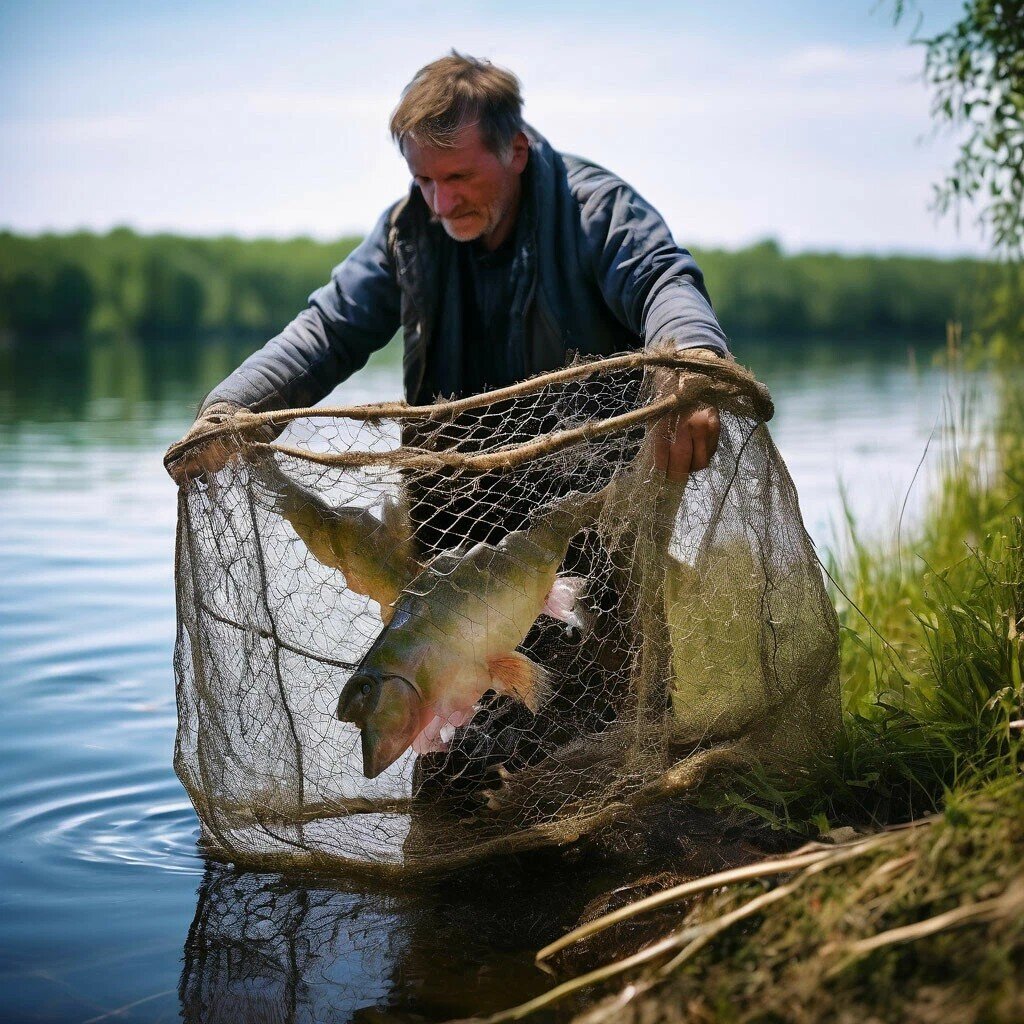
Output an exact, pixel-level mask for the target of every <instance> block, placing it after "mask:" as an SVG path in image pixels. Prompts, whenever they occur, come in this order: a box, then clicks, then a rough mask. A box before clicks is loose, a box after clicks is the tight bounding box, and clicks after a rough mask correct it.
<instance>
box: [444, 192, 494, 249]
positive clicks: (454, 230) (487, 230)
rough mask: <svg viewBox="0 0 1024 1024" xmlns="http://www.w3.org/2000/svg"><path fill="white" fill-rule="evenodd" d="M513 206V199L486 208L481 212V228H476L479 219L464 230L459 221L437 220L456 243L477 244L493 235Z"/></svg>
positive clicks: (475, 219)
mask: <svg viewBox="0 0 1024 1024" xmlns="http://www.w3.org/2000/svg"><path fill="white" fill-rule="evenodd" d="M511 206H512V200H511V199H499V200H495V201H494V202H493V203H491V205H490V206H487V207H484V209H483V210H481V211H479V212H480V213H482V214H483V224H482V225H481V226H480V227H477V226H476V225H477V224H478V223H479V218H474V221H473V223H472V224H467V225H466V226H465V227H463V228H460V227H459V224H460V221H458V220H455V221H451V220H445V219H443V218H440V217H439V218H436V219H438V220H440V221H441V227H443V228H444V230H445V234H446V235H448V237H449V238H451V239H453V240H454V241H456V242H475V241H476V240H477V239H479V238H484V237H485V236H487V235H489V234H491V232H492V231H494V230H495V229H496V228H497V226H498V225H499V224H500V223H501V222H502V220H503V218H504V217H505V214H507V213H508V211H509V209H511ZM473 212H477V211H473Z"/></svg>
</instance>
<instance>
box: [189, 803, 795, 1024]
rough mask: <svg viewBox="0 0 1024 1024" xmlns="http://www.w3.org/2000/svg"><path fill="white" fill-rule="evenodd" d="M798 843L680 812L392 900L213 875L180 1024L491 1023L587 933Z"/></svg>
mask: <svg viewBox="0 0 1024 1024" xmlns="http://www.w3.org/2000/svg"><path fill="white" fill-rule="evenodd" d="M795 842H796V840H794V839H793V837H791V836H782V835H780V834H779V833H775V832H771V831H770V830H769V829H767V828H764V827H760V826H751V825H750V824H749V823H745V824H742V825H741V824H739V823H738V822H732V823H730V822H729V821H727V820H724V819H723V818H722V817H721V816H720V815H718V814H716V813H713V812H711V811H706V810H701V809H699V808H696V807H687V806H680V805H676V806H671V807H670V806H664V807H662V808H660V809H657V810H655V809H651V811H650V813H649V814H645V816H644V818H643V820H641V819H640V818H631V819H629V820H628V821H623V822H620V823H618V824H617V825H616V826H615V827H614V829H611V830H609V831H608V832H607V834H602V835H598V836H595V837H592V838H591V840H589V841H586V842H583V843H577V844H573V845H571V846H569V847H567V848H564V849H562V850H555V849H549V850H538V851H533V852H532V853H530V854H527V855H524V856H521V857H517V858H506V859H500V860H494V861H490V862H487V863H485V864H482V865H481V866H480V867H478V868H476V869H472V870H468V871H463V872H460V873H459V874H457V875H449V876H443V877H436V878H431V879H429V880H421V881H410V882H409V883H408V884H407V885H405V886H404V887H402V888H392V889H389V890H384V889H377V890H376V891H374V890H373V889H371V888H369V887H368V886H367V885H366V883H365V881H360V883H359V884H354V885H351V884H350V885H348V886H346V885H345V884H344V882H341V881H339V880H338V879H336V878H335V879H330V878H323V877H303V876H296V875H289V876H284V875H281V874H263V873H259V872H254V871H244V870H238V869H235V868H233V867H231V866H229V865H224V864H218V863H214V862H208V863H207V866H206V870H205V873H204V876H203V880H202V882H201V884H200V886H199V894H198V902H197V907H196V915H195V918H194V920H193V922H192V926H191V928H190V929H189V934H188V938H187V940H186V943H185V951H184V967H183V970H182V974H181V982H180V986H179V994H180V997H181V1013H182V1018H183V1019H184V1020H185V1021H187V1022H189V1024H228V1022H242V1021H245V1022H259V1024H263V1022H274V1024H294V1022H298V1021H328V1020H329V1021H338V1022H343V1021H352V1022H354V1024H381V1022H385V1021H410V1022H412V1021H447V1020H450V1019H452V1018H463V1017H470V1016H474V1017H475V1016H486V1015H488V1014H491V1013H495V1012H497V1011H499V1010H502V1009H506V1008H508V1007H510V1006H513V1005H515V1004H517V1003H520V1002H523V1001H524V1000H527V999H530V998H532V997H534V996H536V995H539V994H540V993H542V992H545V991H547V990H548V989H549V988H551V986H552V985H553V984H554V981H553V979H552V978H551V976H550V975H549V974H547V973H545V972H542V971H541V970H540V969H539V968H538V967H537V966H536V965H535V963H534V955H535V953H536V951H537V950H538V949H540V948H542V947H543V946H545V945H547V944H548V943H549V942H551V941H553V940H554V939H556V938H557V937H559V936H560V935H562V934H564V933H565V932H566V931H567V930H569V929H570V928H571V927H572V926H573V925H575V924H576V923H578V922H579V921H580V920H581V918H584V919H587V918H590V917H592V916H597V915H599V914H601V913H604V912H605V911H607V910H609V909H612V908H614V907H615V906H618V905H621V904H622V903H624V902H627V901H628V900H630V899H632V898H637V897H639V896H643V895H647V894H648V893H649V892H652V891H654V890H656V889H659V888H662V887H664V886H666V885H669V884H672V883H674V882H676V881H678V880H680V879H682V878H692V877H696V876H698V875H705V874H709V873H711V872H714V871H720V870H723V869H725V868H728V867H735V866H737V865H739V864H742V863H747V862H750V861H752V860H755V859H757V858H758V857H761V856H763V855H765V854H768V853H774V852H780V851H781V850H783V849H789V848H791V847H792V845H794V843H795ZM675 913H676V911H672V910H670V911H669V912H668V916H667V917H666V916H665V915H661V916H658V915H645V919H644V920H643V921H641V922H639V923H635V922H634V923H628V924H626V925H625V926H621V927H619V928H617V929H613V930H612V931H610V932H609V933H607V934H606V935H605V936H604V938H603V939H599V940H592V941H591V942H589V943H586V944H584V946H582V947H580V948H579V949H578V950H576V951H575V952H572V951H570V953H567V954H565V955H564V959H563V960H562V961H560V962H559V963H558V966H559V967H561V968H563V969H567V970H569V971H571V972H572V973H582V972H583V971H584V970H587V969H589V968H590V967H593V966H596V963H597V962H605V961H608V960H611V959H614V958H617V957H621V956H623V955H626V954H627V953H631V952H634V951H635V950H636V949H637V948H639V946H640V945H641V944H643V943H646V942H648V941H651V940H652V939H653V938H654V937H655V936H656V935H660V934H663V932H664V931H665V930H667V929H668V928H669V927H670V924H671V922H673V921H675V920H676V918H675V917H674V914H675ZM595 942H596V944H595ZM571 1008H572V1004H567V1005H566V1007H564V1008H563V1010H562V1014H563V1015H564V1012H565V1010H571ZM577 1009H579V1007H578V1006H577ZM552 1013H553V1014H554V1011H552ZM532 1019H536V1020H538V1021H544V1020H549V1019H555V1017H554V1016H551V1017H549V1016H545V1015H539V1016H537V1017H535V1018H532ZM558 1019H562V1016H559V1017H558Z"/></svg>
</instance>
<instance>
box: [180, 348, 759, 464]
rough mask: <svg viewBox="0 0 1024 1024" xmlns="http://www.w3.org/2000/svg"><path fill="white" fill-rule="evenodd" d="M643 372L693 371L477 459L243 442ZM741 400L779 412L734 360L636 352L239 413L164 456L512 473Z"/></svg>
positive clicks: (453, 453)
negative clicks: (436, 393)
mask: <svg viewBox="0 0 1024 1024" xmlns="http://www.w3.org/2000/svg"><path fill="white" fill-rule="evenodd" d="M640 368H664V369H668V370H678V371H688V372H687V373H686V375H685V376H683V377H681V379H680V381H679V383H678V386H677V387H676V390H675V391H674V393H672V394H669V395H667V396H665V397H663V398H660V399H657V400H655V401H652V402H649V403H648V404H647V405H644V406H641V407H639V408H637V409H633V410H631V411H630V412H627V413H622V414H619V415H617V416H611V417H608V418H605V419H598V420H592V421H589V422H587V423H585V424H582V425H581V426H578V427H572V428H567V429H563V430H559V431H555V432H552V433H549V434H547V435H543V436H541V437H539V438H536V439H532V440H529V441H524V442H520V443H518V444H513V445H504V446H502V445H499V446H498V447H497V448H495V449H492V450H490V451H483V452H475V453H472V454H469V453H465V452H459V451H458V450H448V451H429V450H426V449H422V448H414V447H410V446H407V445H403V446H401V447H400V448H398V449H394V450H390V451H383V452H381V451H377V452H371V451H362V452H361V451H352V450H349V451H345V452H314V451H311V450H308V449H304V448H297V447H294V446H291V445H281V444H276V443H272V442H261V441H254V440H251V439H250V438H248V437H246V435H247V434H251V433H252V432H253V431H255V430H257V429H258V428H260V427H263V426H273V427H282V428H283V427H284V426H286V425H287V424H288V423H291V422H293V421H295V420H300V419H349V420H354V421H357V422H372V421H376V420H382V419H394V420H420V421H443V420H446V419H454V418H455V417H457V416H459V415H461V414H462V413H465V412H471V411H474V410H476V409H481V408H486V407H487V406H491V405H496V404H498V403H500V402H505V401H509V400H511V399H515V398H521V397H523V396H525V395H530V394H533V393H534V392H537V391H541V390H543V389H544V388H546V387H550V386H551V385H553V384H563V383H568V382H571V381H574V380H582V379H585V378H588V377H593V376H597V375H602V374H612V373H615V372H618V371H623V370H631V369H640ZM737 397H743V398H746V399H748V400H749V401H750V402H751V404H752V406H753V409H754V412H755V413H756V415H757V416H758V417H759V418H760V419H761V420H764V421H767V420H770V419H771V418H772V416H773V415H774V411H775V410H774V405H773V403H772V399H771V395H770V394H769V392H768V389H767V388H766V387H765V386H764V385H763V384H762V383H761V382H760V381H758V380H757V379H756V378H755V377H754V376H753V374H751V373H750V371H749V370H747V369H745V368H744V367H743V366H741V365H740V364H739V363H737V362H735V361H734V360H732V359H724V358H722V357H720V356H718V355H717V354H715V353H712V352H707V351H704V350H700V351H699V353H698V352H693V353H689V354H682V353H679V352H649V351H644V352H633V353H627V354H625V355H620V356H609V357H603V358H602V357H596V358H592V359H585V360H579V361H577V362H575V363H573V364H571V365H569V366H567V367H564V368H562V369H559V370H552V371H550V372H548V373H543V374H538V375H537V376H534V377H530V378H528V379H527V380H524V381H520V382H519V383H517V384H513V385H510V386H509V387H506V388H499V389H496V390H494V391H486V392H483V393H482V394H478V395H472V396H469V397H467V398H461V399H455V400H452V401H446V402H437V403H434V404H432V405H421V406H415V405H409V404H407V403H406V402H375V403H366V404H363V405H354V406H311V407H304V408H295V409H279V410H273V411H269V412H258V413H257V412H251V411H249V410H247V409H239V410H237V411H236V412H235V413H234V414H233V415H226V416H225V418H224V419H223V420H222V421H221V422H219V423H216V424H213V425H211V426H210V427H209V428H208V429H205V430H203V431H201V432H199V433H197V434H194V435H192V436H190V437H185V438H183V439H182V440H181V441H179V442H177V443H176V444H174V445H172V446H171V447H170V448H169V449H168V450H167V454H166V456H165V457H164V463H165V464H166V465H171V464H172V463H174V462H176V461H178V460H179V459H181V458H183V457H184V456H186V455H188V454H189V453H191V452H193V451H196V450H199V449H202V448H204V447H206V446H207V445H209V444H211V443H212V442H214V441H216V440H218V439H219V438H223V437H231V438H232V439H233V440H235V441H236V442H237V441H241V442H242V445H244V447H245V448H246V449H248V450H251V451H254V452H266V453H272V452H275V451H276V452H279V453H281V454H282V455H286V456H289V457H292V458H297V459H303V460H305V461H307V462H312V463H316V464H318V465H324V466H335V467H344V468H359V467H365V466H395V467H401V468H406V469H424V470H436V469H441V468H447V469H462V470H468V471H476V472H486V471H494V470H507V469H511V468H514V467H515V466H518V465H520V464H522V463H523V462H526V461H528V460H530V459H535V458H539V457H541V456H544V455H549V454H553V453H554V452H557V451H560V450H562V449H564V448H567V447H571V446H572V445H574V444H579V443H582V442H585V441H589V440H593V439H596V438H598V437H602V436H604V435H606V434H610V433H614V432H616V431H620V430H626V429H629V428H630V427H634V426H637V425H640V424H643V423H646V422H647V421H649V420H653V419H659V418H661V417H663V416H667V415H670V414H671V413H673V412H675V411H677V410H679V409H681V408H684V407H686V406H698V405H702V404H713V403H714V402H715V401H716V400H721V399H725V398H737Z"/></svg>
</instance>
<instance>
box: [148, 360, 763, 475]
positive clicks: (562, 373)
mask: <svg viewBox="0 0 1024 1024" xmlns="http://www.w3.org/2000/svg"><path fill="white" fill-rule="evenodd" d="M642 366H664V367H668V368H670V369H676V370H690V371H692V372H694V373H699V374H702V375H703V376H705V377H706V378H708V379H709V380H712V381H717V382H719V383H721V384H731V385H733V386H734V387H737V388H740V389H741V390H743V391H746V392H748V394H749V397H750V398H751V400H752V401H753V402H754V405H755V408H756V411H757V414H758V416H760V417H761V419H764V420H769V419H771V418H772V416H773V415H774V406H773V405H772V400H771V396H770V395H769V393H768V389H767V388H766V387H765V386H764V385H763V384H761V383H760V382H759V381H758V380H756V378H754V376H753V375H752V374H751V373H750V372H749V371H748V370H746V369H745V368H744V367H742V366H740V365H739V363H736V362H733V361H732V360H728V359H721V358H719V357H718V356H711V355H703V356H702V355H696V354H693V355H689V356H683V355H679V354H668V353H663V354H658V353H649V352H632V353H628V354H626V355H622V356H611V357H609V358H605V359H594V360H591V361H589V362H583V363H578V364H576V365H575V366H568V367H565V368H564V369H561V370H555V371H553V372H551V373H544V374H540V375H538V376H536V377H531V378H530V379H529V380H525V381H520V382H519V383H518V384H513V385H511V386H510V387H507V388H499V389H498V390H496V391H487V392H484V393H483V394H481V395H472V396H470V397H468V398H462V399H458V400H456V401H451V402H438V403H435V404H434V405H420V406H415V405H407V404H406V403H405V402H375V403H370V404H366V405H355V406H341V407H336V406H311V407H307V408H302V409H278V410H275V411H272V412H261V413H253V412H249V411H248V410H247V409H242V410H239V412H237V413H236V414H235V415H234V416H232V417H230V418H227V419H225V420H224V421H223V422H221V423H218V424H217V425H216V426H213V427H211V428H210V429H209V430H204V431H203V432H202V433H201V434H198V435H196V436H194V437H191V438H185V439H182V440H181V441H179V442H178V443H177V444H175V445H172V446H171V448H170V449H168V452H167V456H166V458H165V461H173V460H175V459H178V458H180V457H181V456H182V455H185V454H187V453H188V452H189V451H191V450H192V449H194V448H201V447H203V446H204V445H206V444H208V443H209V442H210V441H213V440H215V439H216V438H218V437H223V436H225V435H228V434H234V433H236V432H238V431H240V430H247V429H252V428H255V427H260V426H264V425H266V424H271V425H275V426H280V425H282V424H286V423H290V422H291V421H292V420H297V419H314V418H319V419H350V420H356V421H371V420H380V419H385V418H387V419H428V420H430V419H444V418H446V417H450V416H457V415H459V414H460V413H463V412H469V411H472V410H473V409H479V408H483V407H486V406H488V405H493V404H494V403H496V402H503V401H506V400H508V399H511V398H518V397H521V396H522V395H528V394H532V393H533V392H534V391H539V390H541V389H543V388H545V387H548V386H550V385H552V384H562V383H565V382H567V381H572V380H577V379H580V378H584V377H590V376H593V375H594V374H597V373H614V372H615V371H617V370H629V369H635V368H639V367H642Z"/></svg>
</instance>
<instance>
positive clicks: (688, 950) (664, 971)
mask: <svg viewBox="0 0 1024 1024" xmlns="http://www.w3.org/2000/svg"><path fill="white" fill-rule="evenodd" d="M901 838H902V836H900V835H899V834H898V833H897V832H879V833H875V834H874V835H872V836H867V837H865V838H864V839H862V840H858V841H855V842H853V843H847V844H844V845H843V846H838V847H835V848H834V849H833V850H831V851H829V850H821V851H816V852H815V853H810V854H805V855H803V856H802V857H794V856H791V857H790V858H788V861H787V860H786V859H785V858H780V859H779V860H776V861H764V862H762V863H761V864H755V865H750V868H761V869H762V870H761V871H760V873H759V874H755V875H751V874H747V875H746V876H745V877H740V876H742V875H743V874H744V872H745V871H746V870H748V869H743V868H737V869H734V870H732V871H723V872H719V873H718V874H716V875H710V876H708V877H707V878H704V879H699V880H698V882H697V884H700V883H713V884H705V885H703V887H702V888H703V889H709V888H716V887H717V886H718V885H722V884H725V882H723V880H722V879H723V877H724V876H732V877H731V879H727V880H730V881H745V880H748V879H749V878H758V877H761V876H763V875H766V874H779V873H781V871H780V869H779V868H778V865H779V864H785V865H786V867H784V868H782V869H781V870H782V871H786V870H795V869H796V868H798V867H802V868H804V870H803V871H802V872H801V873H800V875H798V876H797V877H796V878H795V879H793V881H791V882H788V883H787V884H786V885H780V886H778V887H776V888H775V889H771V890H769V891H768V892H765V893H761V894H760V895H758V896H755V897H754V898H753V899H751V900H748V901H747V902H746V903H744V904H742V905H741V906H739V907H737V908H736V909H735V910H731V911H729V913H727V914H723V915H722V916H721V917H716V918H714V919H712V920H711V921H706V922H704V923H702V924H698V925H691V926H689V927H686V928H682V929H680V930H679V931H678V932H674V933H673V934H672V935H668V936H666V937H665V938H664V939H661V940H660V941H658V942H655V943H652V944H651V945H650V946H646V947H645V948H644V949H641V950H640V951H639V952H637V953H634V954H633V955H632V956H628V957H625V958H623V959H622V960H617V961H615V962H614V963H611V964H605V965H604V966H603V967H599V968H597V969H596V970H593V971H590V972H588V973H587V974H583V975H580V976H579V977H578V978H572V979H570V980H569V981H566V982H563V983H562V984H561V985H556V986H555V988H553V989H550V990H549V991H547V992H545V993H543V994H542V995H540V996H537V997H536V998H534V999H531V1000H529V1001H528V1002H526V1003H522V1004H520V1005H519V1006H515V1007H512V1008H511V1009H509V1010H504V1011H502V1012H501V1013H498V1014H495V1015H494V1016H492V1017H486V1018H484V1021H485V1024H502V1022H504V1021H512V1020H521V1019H522V1018H523V1017H526V1016H529V1015H530V1014H531V1013H534V1012H536V1011H537V1010H540V1009H543V1008H544V1007H545V1006H549V1005H550V1004H551V1003H554V1002H558V1001H559V1000H561V999H564V998H565V997H566V996H568V995H572V994H573V993H574V992H577V991H579V990H580V989H582V988H589V987H590V986H591V985H595V984H597V983H598V982H601V981H606V980H608V979H609V978H613V977H615V976H616V975H619V974H623V973H625V972H626V971H629V970H632V968H634V967H639V966H642V965H643V964H645V963H649V962H650V961H651V960H656V959H658V958H659V957H661V956H662V955H664V954H665V953H667V952H670V951H672V950H675V949H679V947H680V946H682V947H683V948H682V950H681V951H680V952H679V953H678V954H677V955H676V956H675V957H673V958H672V959H671V960H669V961H668V962H667V963H665V964H663V965H662V966H661V967H660V968H659V969H658V975H659V977H660V978H662V979H663V978H665V977H667V976H668V975H669V974H670V973H671V972H672V971H673V970H675V969H676V968H678V967H679V966H681V965H682V964H683V963H685V962H686V961H687V960H689V959H691V958H692V957H693V956H695V955H696V954H697V953H698V952H700V950H701V949H703V948H704V946H706V945H707V944H708V943H709V942H711V940H712V939H714V938H715V937H716V936H717V935H719V934H721V933H722V932H723V931H725V930H726V929H728V928H731V927H732V925H734V924H736V923H737V922H738V921H743V920H745V919H746V918H748V917H752V916H753V915H754V914H757V913H759V912H760V911H762V910H764V909H765V908H766V907H769V906H771V905H772V904H773V903H776V902H778V901H779V900H781V899H784V898H785V897H786V896H789V895H790V894H791V893H793V892H795V891H796V890H797V889H798V888H799V887H800V886H801V885H803V884H804V882H806V881H807V880H808V879H809V878H811V877H813V876H814V875H815V874H818V873H819V872H821V871H824V870H827V869H828V868H831V867H834V866H835V865H837V864H842V863H844V862H846V861H848V860H852V859H853V858H854V857H859V856H861V855H863V854H865V853H870V852H872V851H874V850H876V849H878V847H880V846H885V845H887V844H888V843H891V842H894V841H896V840H898V839H901ZM768 867H771V868H772V869H773V870H770V871H768V870H764V869H765V868H768ZM687 884H688V885H693V884H695V883H687ZM682 888H685V886H678V887H677V889H682ZM697 891H700V890H697ZM661 895H663V894H662V893H658V894H657V896H661ZM655 898H657V897H650V898H649V899H655ZM639 902H641V903H646V902H648V900H641V901H639ZM617 913H618V912H616V914H617ZM614 916H616V915H615V914H609V915H607V917H608V918H610V917H614ZM603 920H607V918H605V919H603ZM582 930H583V929H581V931H582ZM550 948H552V947H548V949H550ZM544 953H545V951H544V950H542V951H541V952H540V953H538V954H537V957H538V959H540V957H541V956H542V955H544Z"/></svg>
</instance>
